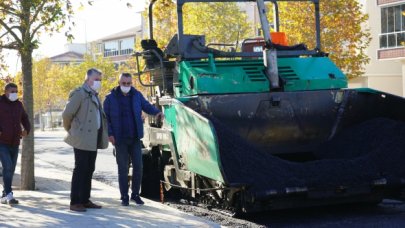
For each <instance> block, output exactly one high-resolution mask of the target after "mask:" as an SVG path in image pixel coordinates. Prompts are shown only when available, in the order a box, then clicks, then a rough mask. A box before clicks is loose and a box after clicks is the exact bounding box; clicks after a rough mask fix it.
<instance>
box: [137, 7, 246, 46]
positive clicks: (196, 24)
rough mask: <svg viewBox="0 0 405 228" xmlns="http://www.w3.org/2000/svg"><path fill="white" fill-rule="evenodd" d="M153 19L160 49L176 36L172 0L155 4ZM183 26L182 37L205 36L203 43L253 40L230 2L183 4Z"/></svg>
mask: <svg viewBox="0 0 405 228" xmlns="http://www.w3.org/2000/svg"><path fill="white" fill-rule="evenodd" d="M146 11H147V10H146ZM144 16H147V15H146V14H144ZM153 18H154V22H153V23H154V30H153V31H154V37H155V39H156V40H157V42H158V45H159V46H160V47H164V46H165V45H166V44H167V43H168V41H169V40H170V39H171V38H172V36H173V35H174V34H176V33H177V13H176V4H175V3H174V2H173V1H172V0H160V1H157V2H156V3H155V5H154V7H153ZM183 22H184V33H185V34H201V35H205V36H206V42H207V43H228V44H229V43H235V42H237V41H240V40H242V39H244V38H247V37H251V36H253V34H251V33H250V31H251V29H250V28H249V27H250V26H252V25H251V24H250V23H249V22H247V15H246V13H244V12H242V11H241V10H240V8H239V7H238V6H237V4H236V3H232V2H228V3H218V2H216V3H187V4H184V5H183Z"/></svg>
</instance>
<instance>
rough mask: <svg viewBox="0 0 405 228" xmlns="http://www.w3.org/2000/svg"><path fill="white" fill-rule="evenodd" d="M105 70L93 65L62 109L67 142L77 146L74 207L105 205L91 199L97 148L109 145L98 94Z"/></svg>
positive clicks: (74, 171) (73, 179)
mask: <svg viewBox="0 0 405 228" xmlns="http://www.w3.org/2000/svg"><path fill="white" fill-rule="evenodd" d="M101 74H102V73H101V72H100V71H99V70H97V69H95V68H91V69H89V70H88V71H87V74H86V80H85V82H84V84H83V85H82V86H81V87H79V88H77V89H75V90H74V91H72V92H71V93H70V95H69V100H68V102H67V104H66V107H65V109H64V110H63V113H62V118H63V127H64V128H65V130H66V131H67V136H66V137H65V142H66V143H67V144H69V145H71V146H72V147H73V151H74V156H75V166H74V169H73V175H72V185H71V193H70V210H72V211H79V212H82V211H86V208H97V209H99V208H101V206H99V205H97V204H95V203H93V202H91V201H90V192H91V179H92V177H93V172H94V170H95V163H96V157H97V149H105V148H107V147H108V135H107V122H106V118H105V114H104V112H103V109H102V106H101V102H100V100H99V98H98V91H99V90H100V88H101Z"/></svg>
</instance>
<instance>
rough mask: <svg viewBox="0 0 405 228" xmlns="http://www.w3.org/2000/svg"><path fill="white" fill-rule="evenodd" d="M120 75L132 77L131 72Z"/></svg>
mask: <svg viewBox="0 0 405 228" xmlns="http://www.w3.org/2000/svg"><path fill="white" fill-rule="evenodd" d="M120 77H126V78H130V77H132V74H130V73H122V74H121V75H120Z"/></svg>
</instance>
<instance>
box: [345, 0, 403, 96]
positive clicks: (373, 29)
mask: <svg viewBox="0 0 405 228" xmlns="http://www.w3.org/2000/svg"><path fill="white" fill-rule="evenodd" d="M360 2H361V3H362V4H363V10H364V11H365V12H366V13H368V14H369V21H368V24H367V27H368V28H369V29H370V33H371V37H372V41H371V43H370V46H369V48H368V49H367V54H368V56H369V57H370V63H369V64H367V65H366V66H365V74H364V76H363V77H359V78H356V79H353V80H351V81H350V84H349V85H350V87H369V88H374V89H378V90H382V91H385V92H388V93H392V94H395V95H398V96H405V0H360Z"/></svg>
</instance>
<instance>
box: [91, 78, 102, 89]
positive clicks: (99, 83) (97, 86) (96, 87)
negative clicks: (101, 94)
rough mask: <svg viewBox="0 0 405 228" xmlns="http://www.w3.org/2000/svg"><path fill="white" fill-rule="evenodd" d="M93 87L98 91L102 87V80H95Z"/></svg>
mask: <svg viewBox="0 0 405 228" xmlns="http://www.w3.org/2000/svg"><path fill="white" fill-rule="evenodd" d="M91 89H93V90H94V91H96V92H98V91H99V90H100V89H101V81H94V82H93V85H92V86H91Z"/></svg>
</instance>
